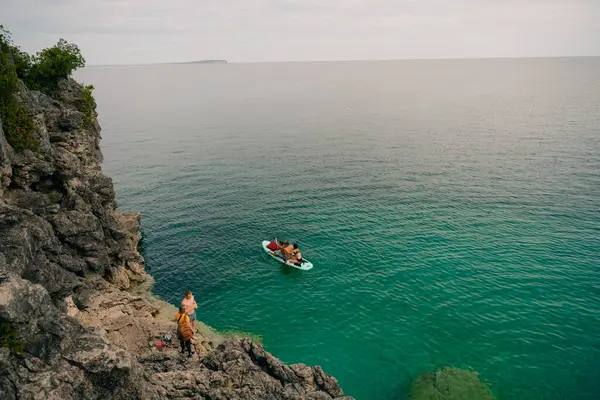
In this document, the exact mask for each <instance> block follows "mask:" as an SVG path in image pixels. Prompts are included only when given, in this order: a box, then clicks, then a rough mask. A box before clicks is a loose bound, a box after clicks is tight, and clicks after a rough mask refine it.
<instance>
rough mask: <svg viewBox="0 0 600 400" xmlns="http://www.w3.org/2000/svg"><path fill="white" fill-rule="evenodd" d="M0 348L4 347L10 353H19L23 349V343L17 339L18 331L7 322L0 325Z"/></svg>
mask: <svg viewBox="0 0 600 400" xmlns="http://www.w3.org/2000/svg"><path fill="white" fill-rule="evenodd" d="M0 347H5V348H7V349H9V350H10V351H11V352H12V353H21V352H22V351H23V349H24V348H25V341H24V340H22V339H19V331H18V330H16V329H13V327H12V326H11V325H10V323H8V322H2V323H1V324H0Z"/></svg>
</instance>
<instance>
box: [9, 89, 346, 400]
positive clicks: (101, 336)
mask: <svg viewBox="0 0 600 400" xmlns="http://www.w3.org/2000/svg"><path fill="white" fill-rule="evenodd" d="M18 98H19V101H20V102H21V103H22V104H24V105H26V106H27V108H28V110H29V113H30V115H31V116H32V117H33V120H34V126H35V129H36V136H37V139H38V141H39V143H40V146H39V151H38V152H32V151H29V150H25V151H23V152H15V151H14V150H13V149H12V148H11V146H10V145H9V143H8V142H7V141H6V138H5V136H4V132H2V128H1V126H2V125H1V123H0V324H1V326H2V327H3V329H4V327H8V329H9V330H10V331H12V332H15V331H17V332H18V335H17V339H16V340H15V339H14V338H10V339H5V338H0V339H2V340H3V341H5V342H3V343H10V345H9V347H8V348H4V347H0V399H2V400H4V399H9V400H13V399H56V400H68V399H103V400H106V399H128V400H129V399H184V398H185V399H323V400H326V399H340V398H343V392H342V390H341V389H340V387H339V385H338V383H337V381H336V380H335V379H334V378H333V377H331V376H329V375H327V374H326V373H324V372H323V371H322V370H321V368H319V367H308V366H305V365H300V364H298V365H292V366H287V365H285V364H283V363H281V362H280V361H279V360H277V359H276V358H275V357H273V356H272V355H270V354H269V353H267V352H265V350H264V349H263V348H262V346H260V345H258V344H255V343H253V342H252V341H250V340H249V339H239V338H236V339H230V340H227V341H226V340H224V338H222V337H220V336H219V335H218V334H216V333H215V332H214V331H212V330H211V329H210V328H208V327H206V326H204V325H203V324H201V323H200V322H197V328H198V332H197V334H196V336H195V337H194V340H193V346H194V349H195V354H194V355H193V356H192V357H190V358H188V357H187V356H186V355H182V354H181V353H180V348H179V344H178V342H177V333H176V323H175V321H174V315H175V312H176V309H175V307H173V306H172V305H170V304H167V303H165V302H162V301H160V300H158V299H156V298H154V297H152V296H151V295H150V293H149V287H151V285H152V278H151V277H150V276H149V275H148V274H147V273H146V271H145V267H144V259H143V257H142V256H141V255H140V253H139V248H138V247H139V242H140V239H141V232H140V214H139V213H125V212H118V211H116V210H115V207H116V203H115V195H114V189H113V185H112V181H111V179H110V178H108V177H106V176H104V175H103V174H102V171H101V169H100V165H101V163H102V153H101V152H100V127H99V125H98V122H97V120H96V113H95V111H93V112H92V115H86V114H84V112H83V111H82V110H85V108H82V107H81V105H82V102H83V87H82V86H81V85H80V84H78V83H77V82H75V81H73V80H64V81H62V82H60V84H59V90H58V92H57V93H56V94H55V95H54V97H49V96H47V95H45V94H43V93H39V92H31V91H28V90H27V89H26V88H25V86H24V85H21V91H20V93H19V95H18ZM125 289H127V290H125ZM2 332H4V330H3V331H2ZM200 332H201V333H200ZM169 337H170V338H172V340H171V341H168V340H166V341H163V340H164V339H167V338H169ZM157 344H159V345H157ZM21 347H22V351H20V350H19V349H20V348H21Z"/></svg>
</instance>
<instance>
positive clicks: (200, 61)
mask: <svg viewBox="0 0 600 400" xmlns="http://www.w3.org/2000/svg"><path fill="white" fill-rule="evenodd" d="M598 57H600V55H578V56H510V57H452V58H387V59H348V60H297V61H228V60H226V59H219V61H225V63H218V62H214V63H211V62H205V63H204V62H202V61H211V60H197V61H169V62H153V63H138V64H90V65H86V66H85V67H147V66H156V65H176V64H186V65H199V64H200V65H211V64H220V65H224V64H225V65H227V64H292V63H294V64H299V63H340V62H382V61H459V60H519V59H539V58H598Z"/></svg>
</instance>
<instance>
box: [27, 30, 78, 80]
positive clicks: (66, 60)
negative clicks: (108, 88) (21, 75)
mask: <svg viewBox="0 0 600 400" xmlns="http://www.w3.org/2000/svg"><path fill="white" fill-rule="evenodd" d="M83 66H85V59H84V58H83V56H82V55H81V52H80V50H79V47H77V45H75V44H72V43H68V42H67V41H66V40H64V39H59V41H58V43H56V44H55V45H54V46H52V47H49V48H47V49H44V50H42V51H40V52H38V53H37V55H36V56H35V57H33V62H32V65H31V70H30V72H29V74H28V76H27V75H26V76H25V83H27V84H28V85H29V86H31V87H30V88H31V89H38V90H45V91H50V92H51V91H53V90H55V89H56V88H57V85H58V82H59V81H60V80H61V79H66V78H69V77H70V76H71V74H72V73H73V71H75V70H76V69H77V68H82V67H83Z"/></svg>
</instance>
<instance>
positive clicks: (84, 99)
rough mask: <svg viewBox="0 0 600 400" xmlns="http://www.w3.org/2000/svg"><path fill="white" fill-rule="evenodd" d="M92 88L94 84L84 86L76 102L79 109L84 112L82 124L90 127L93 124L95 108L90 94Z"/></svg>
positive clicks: (94, 102)
mask: <svg viewBox="0 0 600 400" xmlns="http://www.w3.org/2000/svg"><path fill="white" fill-rule="evenodd" d="M92 90H94V86H92V85H87V86H84V87H83V89H82V91H81V98H80V99H79V103H78V108H79V111H81V112H82V113H84V114H85V118H84V119H83V124H84V126H87V127H91V126H92V125H93V124H94V109H95V108H96V101H95V100H94V96H93V95H92Z"/></svg>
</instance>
